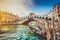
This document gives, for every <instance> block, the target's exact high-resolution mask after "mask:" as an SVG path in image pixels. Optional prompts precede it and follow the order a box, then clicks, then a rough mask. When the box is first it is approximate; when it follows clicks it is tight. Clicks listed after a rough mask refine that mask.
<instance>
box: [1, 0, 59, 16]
mask: <svg viewBox="0 0 60 40" xmlns="http://www.w3.org/2000/svg"><path fill="white" fill-rule="evenodd" d="M58 2H60V0H0V11H7V12H11V13H14V14H15V15H18V16H26V15H28V14H29V13H30V12H34V13H35V14H38V15H41V14H48V13H49V11H50V10H52V8H53V6H54V4H57V3H58Z"/></svg>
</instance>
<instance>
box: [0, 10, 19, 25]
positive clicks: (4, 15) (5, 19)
mask: <svg viewBox="0 0 60 40" xmlns="http://www.w3.org/2000/svg"><path fill="white" fill-rule="evenodd" d="M18 19H19V17H18V16H17V15H13V14H12V13H8V12H2V11H0V23H1V24H3V23H9V22H10V21H15V20H18ZM10 23H11V22H10Z"/></svg>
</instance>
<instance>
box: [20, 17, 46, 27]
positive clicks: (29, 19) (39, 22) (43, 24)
mask: <svg viewBox="0 0 60 40" xmlns="http://www.w3.org/2000/svg"><path fill="white" fill-rule="evenodd" d="M32 21H36V22H38V24H40V26H42V27H44V26H45V20H44V21H42V20H38V19H35V18H28V20H26V21H24V22H23V23H21V24H22V25H28V24H29V23H30V22H32Z"/></svg>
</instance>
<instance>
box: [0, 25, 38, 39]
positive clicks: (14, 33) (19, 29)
mask: <svg viewBox="0 0 60 40" xmlns="http://www.w3.org/2000/svg"><path fill="white" fill-rule="evenodd" d="M33 27H34V28H35V26H33ZM1 28H2V29H1V30H2V31H4V30H5V31H6V29H8V30H10V31H8V32H7V33H4V35H3V34H1V35H2V37H0V38H1V40H39V39H38V38H37V37H36V36H34V35H33V33H32V31H31V30H30V29H29V26H26V25H5V26H1ZM4 28H5V29H4Z"/></svg>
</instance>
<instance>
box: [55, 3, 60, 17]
mask: <svg viewBox="0 0 60 40" xmlns="http://www.w3.org/2000/svg"><path fill="white" fill-rule="evenodd" d="M54 10H55V12H56V13H58V16H60V3H58V4H55V6H54Z"/></svg>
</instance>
